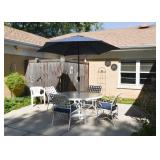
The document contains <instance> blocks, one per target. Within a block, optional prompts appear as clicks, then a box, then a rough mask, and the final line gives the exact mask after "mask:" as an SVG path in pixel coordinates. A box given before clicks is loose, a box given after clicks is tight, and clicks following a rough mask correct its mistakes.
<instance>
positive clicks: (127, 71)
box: [121, 61, 136, 84]
mask: <svg viewBox="0 0 160 160" xmlns="http://www.w3.org/2000/svg"><path fill="white" fill-rule="evenodd" d="M121 83H122V84H136V61H132V62H121Z"/></svg>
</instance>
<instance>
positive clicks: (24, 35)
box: [4, 26, 48, 46]
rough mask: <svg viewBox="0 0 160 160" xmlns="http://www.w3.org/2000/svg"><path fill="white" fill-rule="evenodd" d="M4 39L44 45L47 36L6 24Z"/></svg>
mask: <svg viewBox="0 0 160 160" xmlns="http://www.w3.org/2000/svg"><path fill="white" fill-rule="evenodd" d="M4 39H8V40H14V41H19V42H23V43H28V44H31V45H36V46H43V45H44V43H45V42H46V41H48V39H47V38H44V37H41V36H38V35H35V34H32V33H28V32H25V31H22V30H19V29H15V28H12V27H8V26H4Z"/></svg>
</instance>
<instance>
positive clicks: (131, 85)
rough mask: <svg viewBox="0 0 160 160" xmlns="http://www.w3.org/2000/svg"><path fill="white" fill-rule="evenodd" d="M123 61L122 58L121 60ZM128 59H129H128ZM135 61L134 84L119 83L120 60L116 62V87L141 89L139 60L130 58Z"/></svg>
mask: <svg viewBox="0 0 160 160" xmlns="http://www.w3.org/2000/svg"><path fill="white" fill-rule="evenodd" d="M122 61H123V60H122ZM128 61H130V60H128ZM132 61H136V83H135V84H125V83H121V61H119V64H118V87H117V88H120V89H138V90H139V89H142V87H143V84H140V60H132Z"/></svg>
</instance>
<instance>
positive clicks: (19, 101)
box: [4, 96, 36, 113]
mask: <svg viewBox="0 0 160 160" xmlns="http://www.w3.org/2000/svg"><path fill="white" fill-rule="evenodd" d="M35 102H36V101H35ZM35 102H34V103H35ZM30 104H31V97H30V96H27V97H13V98H6V97H5V98H4V113H8V112H10V111H12V110H15V109H19V108H22V107H25V106H28V105H30Z"/></svg>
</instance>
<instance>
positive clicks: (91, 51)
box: [38, 35, 118, 91]
mask: <svg viewBox="0 0 160 160" xmlns="http://www.w3.org/2000/svg"><path fill="white" fill-rule="evenodd" d="M114 49H118V48H117V47H116V46H113V45H111V44H109V43H106V42H104V41H102V40H98V39H94V38H89V37H84V36H80V35H76V36H71V37H68V38H63V39H58V40H51V41H49V42H46V43H45V44H44V46H43V47H42V48H40V49H39V50H38V51H39V52H50V53H55V54H59V55H63V56H69V55H77V56H78V77H77V80H78V91H80V83H79V82H80V55H82V54H83V55H99V54H102V53H105V52H107V51H110V50H114Z"/></svg>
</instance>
